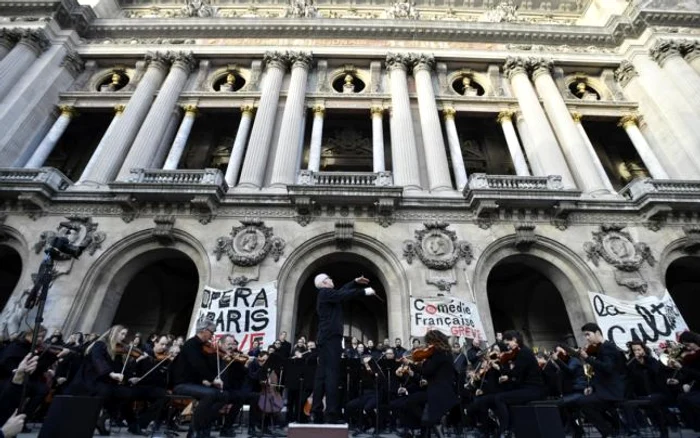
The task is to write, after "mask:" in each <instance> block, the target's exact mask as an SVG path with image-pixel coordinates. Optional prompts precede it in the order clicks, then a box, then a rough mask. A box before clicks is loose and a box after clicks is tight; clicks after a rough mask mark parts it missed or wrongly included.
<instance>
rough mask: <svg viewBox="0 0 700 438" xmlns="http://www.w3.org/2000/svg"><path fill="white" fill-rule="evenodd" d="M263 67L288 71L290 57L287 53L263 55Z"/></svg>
mask: <svg viewBox="0 0 700 438" xmlns="http://www.w3.org/2000/svg"><path fill="white" fill-rule="evenodd" d="M263 65H264V66H266V67H267V68H271V67H272V68H278V69H280V70H284V71H286V70H287V68H288V67H289V56H288V54H287V53H285V52H278V51H271V52H265V54H264V55H263Z"/></svg>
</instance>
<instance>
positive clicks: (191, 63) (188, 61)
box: [167, 52, 197, 74]
mask: <svg viewBox="0 0 700 438" xmlns="http://www.w3.org/2000/svg"><path fill="white" fill-rule="evenodd" d="M167 56H168V57H169V58H170V62H172V64H173V67H176V66H179V67H182V68H183V69H185V71H186V72H187V73H188V74H189V73H190V72H192V71H193V70H194V69H195V68H196V67H197V61H196V60H195V59H194V54H193V53H192V52H168V53H167Z"/></svg>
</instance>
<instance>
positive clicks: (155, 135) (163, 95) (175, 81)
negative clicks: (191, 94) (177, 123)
mask: <svg viewBox="0 0 700 438" xmlns="http://www.w3.org/2000/svg"><path fill="white" fill-rule="evenodd" d="M194 67H195V61H194V57H193V56H192V55H191V54H186V53H179V54H177V55H175V56H174V57H173V59H172V66H171V67H170V73H168V76H167V77H166V78H165V81H164V82H163V86H162V87H160V90H159V91H158V96H157V97H156V99H155V101H154V102H153V105H152V106H151V109H150V111H148V115H147V116H146V119H145V120H144V121H143V124H142V125H141V129H140V130H139V133H138V134H137V135H136V139H134V144H133V145H132V146H131V149H130V150H129V153H128V154H127V155H126V158H125V159H124V164H122V167H121V169H120V170H119V175H118V176H117V179H119V180H122V181H125V180H127V179H128V178H129V175H130V174H131V169H135V168H144V167H148V165H149V164H150V160H151V158H152V157H153V155H154V154H155V152H156V149H157V148H158V145H159V141H160V139H161V138H162V137H163V134H164V133H165V130H166V129H167V127H168V122H169V121H170V114H171V112H172V110H173V108H174V107H175V103H176V102H177V99H178V97H180V93H181V92H182V88H183V87H184V86H185V83H186V82H187V77H188V76H189V75H190V72H191V71H192V70H193V69H194Z"/></svg>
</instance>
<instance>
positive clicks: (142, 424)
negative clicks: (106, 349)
mask: <svg viewBox="0 0 700 438" xmlns="http://www.w3.org/2000/svg"><path fill="white" fill-rule="evenodd" d="M168 348H169V345H168V337H167V336H161V337H160V338H158V340H157V341H156V342H155V343H154V344H153V347H152V352H153V356H150V355H144V356H143V359H142V360H138V361H136V362H133V366H131V367H129V366H127V375H128V376H130V377H129V383H130V384H131V385H132V389H133V399H134V400H140V401H144V402H147V403H148V408H147V409H146V410H144V411H143V412H142V413H141V415H140V417H139V421H138V426H137V428H135V431H136V432H139V431H140V430H139V429H145V428H146V427H147V426H148V424H149V423H150V422H151V421H154V422H155V426H154V429H153V430H154V432H155V431H158V430H159V429H160V425H161V423H162V418H158V414H159V413H162V412H163V407H164V406H165V397H166V395H167V388H168V387H169V383H170V382H169V378H168V375H169V368H170V365H171V363H172V362H171V361H172V357H171V354H170V353H169V352H168Z"/></svg>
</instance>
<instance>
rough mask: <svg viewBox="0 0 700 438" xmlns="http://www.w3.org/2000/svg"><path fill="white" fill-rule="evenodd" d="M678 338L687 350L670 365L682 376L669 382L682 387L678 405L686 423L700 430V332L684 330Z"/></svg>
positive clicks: (697, 430) (670, 362)
mask: <svg viewBox="0 0 700 438" xmlns="http://www.w3.org/2000/svg"><path fill="white" fill-rule="evenodd" d="M678 340H679V341H680V342H681V343H682V344H683V346H684V347H685V350H686V351H685V352H683V353H682V357H681V358H680V360H671V361H669V365H670V366H671V367H672V368H674V369H676V370H679V372H680V378H679V379H672V380H675V382H673V381H670V382H669V383H671V384H674V386H680V387H681V391H682V392H681V393H680V394H679V395H678V407H679V409H680V410H681V414H683V418H684V420H685V423H686V424H687V425H688V426H689V427H691V428H692V429H693V430H694V431H696V432H700V334H698V333H693V332H683V333H681V335H680V337H679V339H678Z"/></svg>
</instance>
